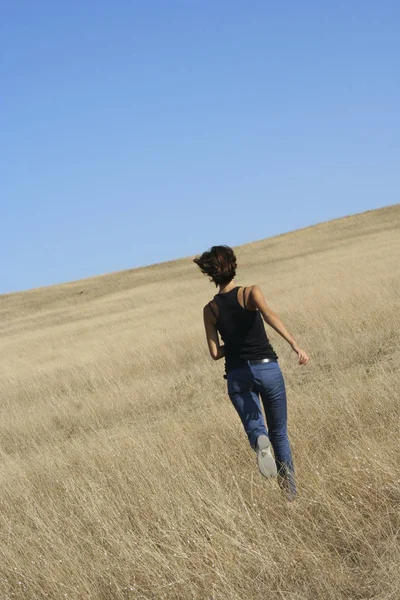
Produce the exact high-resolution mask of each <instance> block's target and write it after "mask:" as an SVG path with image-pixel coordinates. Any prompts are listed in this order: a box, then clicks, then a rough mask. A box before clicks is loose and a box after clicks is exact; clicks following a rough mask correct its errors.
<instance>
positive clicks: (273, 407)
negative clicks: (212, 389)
mask: <svg viewBox="0 0 400 600" xmlns="http://www.w3.org/2000/svg"><path fill="white" fill-rule="evenodd" d="M227 382H228V394H229V397H230V399H231V401H232V404H233V406H234V407H235V409H236V411H237V413H238V415H239V417H240V419H241V421H242V423H243V427H244V429H245V431H246V434H247V437H248V439H249V442H250V445H251V447H252V448H253V449H255V448H256V442H257V438H258V436H259V435H262V434H264V435H268V437H269V439H270V441H271V445H272V448H273V450H274V455H275V462H276V466H277V469H278V474H280V475H282V476H286V477H287V476H289V479H290V480H291V484H292V487H294V486H295V484H294V468H293V460H292V452H291V449H290V444H289V438H288V434H287V403H286V390H285V382H284V379H283V375H282V371H281V368H280V366H279V364H278V363H277V362H269V363H260V364H257V365H250V364H249V363H248V364H247V365H246V366H244V367H240V368H238V369H234V370H233V371H230V372H229V373H228V375H227ZM260 396H261V400H262V403H263V406H264V411H265V416H266V419H267V428H268V431H267V428H266V426H265V421H264V417H263V414H262V410H261V403H260Z"/></svg>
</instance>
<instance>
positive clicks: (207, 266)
mask: <svg viewBox="0 0 400 600" xmlns="http://www.w3.org/2000/svg"><path fill="white" fill-rule="evenodd" d="M193 262H194V263H196V265H198V266H199V267H200V269H201V272H202V273H203V274H204V275H207V276H208V277H210V278H211V279H212V281H213V282H214V283H215V285H216V286H218V285H221V284H224V283H229V282H230V281H232V279H233V278H234V277H235V275H236V267H237V262H236V256H235V253H234V252H233V250H232V248H230V247H229V246H212V248H210V250H206V252H203V254H202V255H201V256H198V257H197V258H195V259H194V260H193Z"/></svg>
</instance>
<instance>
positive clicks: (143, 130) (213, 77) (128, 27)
mask: <svg viewBox="0 0 400 600" xmlns="http://www.w3.org/2000/svg"><path fill="white" fill-rule="evenodd" d="M0 44H1V54H0V56H1V58H0V78H1V90H0V92H1V95H0V103H1V110H0V164H1V167H0V168H1V179H0V193H1V196H0V203H1V213H0V214H1V221H0V233H1V235H0V252H1V261H0V264H1V269H0V275H1V277H0V293H3V292H9V291H17V290H21V289H27V288H31V287H37V286H42V285H48V284H53V283H59V282H64V281H69V280H73V279H79V278H83V277H88V276H91V275H96V274H101V273H105V272H110V271H115V270H121V269H126V268H131V267H135V266H141V265H146V264H151V263H155V262H160V261H165V260H169V259H174V258H179V257H183V256H189V255H191V254H195V253H199V252H201V251H203V250H204V249H205V248H206V247H208V246H210V245H212V244H222V243H226V244H230V245H236V244H242V243H245V242H250V241H253V240H257V239H261V238H265V237H268V236H271V235H275V234H278V233H283V232H285V231H288V230H292V229H297V228H300V227H304V226H306V225H309V224H313V223H316V222H319V221H324V220H328V219H332V218H335V217H340V216H343V215H347V214H350V213H356V212H362V211H364V210H368V209H372V208H378V207H379V206H384V205H389V204H395V203H397V202H398V201H399V197H398V189H399V184H400V164H399V157H400V141H399V140H400V112H399V106H400V77H399V64H400V63H399V60H400V3H399V2H398V1H397V0H393V1H391V2H389V1H387V0H380V1H379V2H377V1H376V0H374V1H372V0H364V1H361V0H355V1H354V2H348V1H347V0H346V1H342V0H335V1H334V2H320V1H316V0H315V1H307V0H304V1H303V2H299V1H298V0H296V1H295V0H289V1H287V2H272V1H270V0H252V1H251V2H249V1H248V0H247V1H244V0H238V1H235V0H233V1H232V0H229V1H228V0H213V1H211V0H203V1H200V0H185V1H184V0H141V1H140V2H139V1H135V0H124V1H118V0H117V1H115V2H111V1H110V2H104V1H102V0H96V1H94V0H87V1H85V0H79V1H77V0H71V1H69V2H55V1H54V0H51V1H50V0H38V1H37V2H32V1H31V0H29V1H28V0H19V1H15V2H12V1H9V2H2V3H1V7H0Z"/></svg>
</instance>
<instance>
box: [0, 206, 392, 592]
mask: <svg viewBox="0 0 400 600" xmlns="http://www.w3.org/2000/svg"><path fill="white" fill-rule="evenodd" d="M399 232H400V205H397V206H394V207H389V208H386V209H383V210H379V211H373V212H369V213H364V214H362V215H357V216H354V217H348V218H346V219H341V220H338V221H333V222H329V223H324V224H321V225H318V226H316V227H312V228H308V229H305V230H302V231H298V232H294V233H290V234H287V235H284V236H279V237H277V238H273V239H267V240H264V241H260V242H256V243H254V244H250V245H247V246H243V247H241V248H238V249H237V253H238V258H239V264H240V272H239V273H238V278H237V281H238V282H240V283H243V284H245V285H246V284H247V285H248V284H252V283H259V284H260V285H261V286H262V288H263V289H264V292H265V295H266V298H267V301H269V303H270V304H271V306H272V307H273V308H274V309H275V310H277V312H278V314H280V316H281V317H282V319H283V321H284V322H285V324H286V325H287V326H288V328H289V330H290V331H291V332H292V333H293V334H294V335H295V337H296V338H297V339H298V341H299V343H301V345H303V346H304V347H305V348H306V350H307V351H308V352H309V353H310V355H311V356H312V361H311V363H310V365H309V366H307V367H306V368H300V367H298V366H297V364H296V361H295V356H294V354H292V353H291V352H290V349H289V347H288V346H287V345H286V344H285V342H284V341H283V340H282V339H280V338H278V337H277V336H276V335H275V334H274V332H270V336H271V339H272V341H273V343H274V345H275V347H276V349H277V350H278V353H279V355H280V363H281V366H282V369H283V371H284V374H285V378H286V383H287V388H288V397H289V428H290V437H291V441H292V446H293V451H294V457H295V463H296V468H297V475H298V486H299V493H300V495H299V499H298V501H297V502H296V503H294V504H293V505H286V504H285V502H284V501H283V499H282V497H281V495H280V493H279V490H278V487H277V485H276V482H270V481H267V480H265V479H263V478H262V477H261V475H260V474H259V473H258V471H257V469H256V465H255V456H254V453H253V452H252V450H251V449H250V448H249V446H248V444H247V439H246V438H245V435H244V432H243V431H242V426H241V424H240V421H239V419H238V417H237V415H236V413H235V411H234V409H233V408H232V406H231V404H230V401H229V399H228V397H227V394H226V390H225V380H224V379H223V378H222V374H223V365H222V363H213V362H212V361H211V359H209V357H208V354H207V350H206V346H205V340H204V333H203V325H202V316H201V314H202V307H203V305H204V303H205V302H206V301H208V299H209V298H210V297H211V296H212V294H213V293H214V288H212V286H211V285H210V284H208V283H207V279H205V278H203V277H202V276H201V274H200V272H198V270H197V268H196V266H195V265H193V264H192V263H191V260H190V259H185V260H181V261H177V262H174V263H166V264H161V265H156V266H153V267H149V268H145V269H137V270H132V271H128V272H124V273H116V274H112V275H107V276H103V277H98V278H94V279H90V280H87V281H82V282H75V283H69V284H65V285H62V286H56V287H50V288H47V289H39V290H33V291H30V292H26V293H20V294H11V295H7V296H2V297H0V315H1V321H0V323H1V325H0V334H1V341H2V343H1V348H0V376H1V392H2V394H1V397H2V406H1V420H0V422H1V425H0V435H1V458H2V461H1V463H2V466H1V480H2V482H1V536H2V540H1V567H0V569H1V571H0V597H1V598H2V599H9V598H24V599H25V598H27V599H29V600H31V599H32V600H35V599H42V598H51V599H53V598H54V599H56V598H60V599H64V598H67V599H69V600H81V599H95V600H106V599H107V600H108V599H121V600H122V599H124V600H125V599H127V598H135V599H136V598H137V599H143V600H145V599H153V598H155V599H161V598H167V599H178V598H179V599H184V600H189V599H193V600H194V599H196V600H197V599H198V600H203V599H210V600H211V599H221V600H227V599H228V600H230V599H232V600H242V599H250V600H253V599H254V600H258V599H260V600H261V599H265V598H271V599H275V598H276V599H285V600H303V599H307V600H308V599H310V600H319V599H321V600H327V599H332V600H338V599H341V598H346V599H375V600H378V599H379V600H388V599H393V600H398V598H400V573H399V565H400V552H399V526H400V516H399V506H400V472H399V462H400V461H399V455H400V453H399V439H400V438H399V433H400V432H399V423H400V420H399V406H400V403H399V364H400V352H399V346H400V285H399V281H400V279H399V275H400V273H399V262H400V261H399V256H400V235H399ZM215 241H216V243H220V242H223V241H224V240H223V239H222V240H215ZM201 250H203V249H202V248H199V251H201Z"/></svg>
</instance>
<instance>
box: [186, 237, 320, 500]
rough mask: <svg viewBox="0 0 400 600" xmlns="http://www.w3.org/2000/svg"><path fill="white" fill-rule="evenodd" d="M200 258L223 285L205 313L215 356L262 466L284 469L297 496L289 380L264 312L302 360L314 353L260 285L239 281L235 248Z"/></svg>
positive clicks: (285, 483)
mask: <svg viewBox="0 0 400 600" xmlns="http://www.w3.org/2000/svg"><path fill="white" fill-rule="evenodd" d="M194 262H195V263H196V264H197V265H198V266H199V267H200V269H201V271H202V273H203V274H204V275H207V276H208V277H209V278H210V280H211V281H212V282H214V283H215V285H216V286H217V287H218V286H219V292H218V294H216V296H214V298H213V300H211V302H209V303H208V304H206V306H205V307H204V313H203V314H204V326H205V330H206V336H207V344H208V348H209V351H210V354H211V357H212V358H213V359H214V360H219V359H220V358H223V357H225V371H226V375H225V378H226V379H227V382H228V394H229V397H230V399H231V401H232V404H233V406H234V407H235V409H236V411H237V413H238V414H239V417H240V419H241V421H242V423H243V426H244V429H245V431H246V434H247V437H248V439H249V442H250V445H251V447H252V448H253V449H254V450H255V451H256V454H257V463H258V467H259V469H260V472H261V473H262V475H264V476H265V477H275V476H276V475H278V483H279V485H280V487H281V488H282V490H283V491H284V493H285V496H286V498H287V500H289V501H292V500H294V498H295V496H296V483H295V478H294V468H293V460H292V453H291V449H290V444H289V439H288V435H287V405H286V391H285V383H284V380H283V375H282V372H281V369H280V367H279V364H278V357H277V355H276V354H275V351H274V349H273V348H272V346H271V344H270V342H269V340H268V337H267V334H266V331H265V327H264V324H263V321H262V317H263V318H264V321H265V322H266V323H267V324H268V325H270V326H271V327H272V328H273V329H275V331H277V332H278V333H279V334H280V335H281V336H282V337H283V338H284V339H285V340H286V341H287V342H288V343H289V344H290V346H291V347H292V349H293V350H294V351H295V352H296V354H297V356H298V360H299V364H300V365H305V364H307V363H308V361H309V357H308V356H307V354H306V352H305V351H304V350H302V349H301V348H300V347H299V346H298V345H297V344H296V342H295V340H294V339H293V337H292V336H291V335H290V333H289V332H288V331H287V329H286V327H285V326H284V324H283V323H282V321H281V320H280V318H279V317H278V315H277V314H276V313H275V312H274V311H273V310H272V309H271V308H270V307H269V306H268V305H267V303H266V302H265V299H264V295H263V293H262V291H261V289H260V287H259V286H258V285H251V286H248V287H245V288H243V287H240V286H237V285H235V282H234V278H235V276H236V267H237V262H236V256H235V254H234V252H233V250H232V249H231V248H229V247H228V246H213V247H212V248H211V249H210V250H209V251H206V252H204V253H203V254H202V255H201V256H200V257H198V258H195V259H194ZM219 336H221V338H222V341H223V343H224V345H221V343H220V339H219ZM260 396H261V400H262V403H263V406H264V410H265V416H266V420H267V427H268V432H267V428H266V426H265V422H264V417H263V414H262V410H261V404H260ZM271 445H272V448H273V451H274V455H275V459H274V458H273V456H272V454H271Z"/></svg>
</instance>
